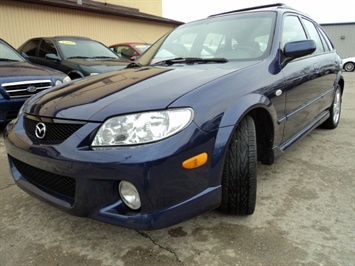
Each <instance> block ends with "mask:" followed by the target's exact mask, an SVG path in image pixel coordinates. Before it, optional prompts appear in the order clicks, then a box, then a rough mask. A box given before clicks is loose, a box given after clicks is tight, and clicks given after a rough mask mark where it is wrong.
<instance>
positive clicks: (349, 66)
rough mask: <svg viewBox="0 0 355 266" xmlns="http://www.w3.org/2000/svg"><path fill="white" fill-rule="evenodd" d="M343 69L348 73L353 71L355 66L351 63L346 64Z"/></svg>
mask: <svg viewBox="0 0 355 266" xmlns="http://www.w3.org/2000/svg"><path fill="white" fill-rule="evenodd" d="M344 69H345V71H348V72H351V71H354V69H355V64H354V63H352V62H348V63H346V64H345V65H344Z"/></svg>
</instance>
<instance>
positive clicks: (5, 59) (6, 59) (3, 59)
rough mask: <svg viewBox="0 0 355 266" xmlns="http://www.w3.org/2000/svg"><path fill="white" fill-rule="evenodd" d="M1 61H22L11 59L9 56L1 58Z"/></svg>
mask: <svg viewBox="0 0 355 266" xmlns="http://www.w3.org/2000/svg"><path fill="white" fill-rule="evenodd" d="M0 61H6V62H20V61H19V60H14V59H9V58H0Z"/></svg>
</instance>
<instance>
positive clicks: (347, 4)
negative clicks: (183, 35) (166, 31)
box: [163, 0, 355, 23]
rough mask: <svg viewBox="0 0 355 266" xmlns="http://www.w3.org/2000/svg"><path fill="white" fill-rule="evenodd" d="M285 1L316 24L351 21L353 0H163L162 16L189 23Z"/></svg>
mask: <svg viewBox="0 0 355 266" xmlns="http://www.w3.org/2000/svg"><path fill="white" fill-rule="evenodd" d="M275 2H282V3H285V4H287V5H289V6H291V7H293V8H295V9H298V10H300V11H302V12H303V13H306V14H308V15H309V16H311V17H312V18H313V19H314V20H315V21H317V22H318V23H338V22H355V0H284V1H268V0H163V17H165V18H169V19H173V20H178V21H182V22H189V21H193V20H198V19H202V18H205V17H207V16H209V15H212V14H216V13H220V12H224V11H231V10H236V9H240V8H245V7H251V6H259V5H266V4H270V3H275Z"/></svg>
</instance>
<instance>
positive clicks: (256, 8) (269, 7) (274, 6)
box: [209, 3, 301, 18]
mask: <svg viewBox="0 0 355 266" xmlns="http://www.w3.org/2000/svg"><path fill="white" fill-rule="evenodd" d="M280 9H282V10H292V11H295V12H298V13H301V12H299V11H297V10H296V9H294V8H292V7H290V6H288V5H286V4H284V3H275V4H268V5H261V6H254V7H248V8H242V9H237V10H233V11H227V12H223V13H218V14H214V15H210V16H209V18H211V17H217V16H223V15H229V14H235V13H239V12H246V11H263V10H280Z"/></svg>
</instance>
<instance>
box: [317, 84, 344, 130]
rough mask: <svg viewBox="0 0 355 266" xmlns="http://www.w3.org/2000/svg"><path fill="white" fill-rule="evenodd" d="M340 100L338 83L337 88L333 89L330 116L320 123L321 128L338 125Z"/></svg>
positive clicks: (332, 127) (330, 127)
mask: <svg viewBox="0 0 355 266" xmlns="http://www.w3.org/2000/svg"><path fill="white" fill-rule="evenodd" d="M341 101H342V99H341V89H340V85H339V84H338V85H337V88H336V89H335V94H334V99H333V103H332V105H331V107H330V109H329V113H330V116H329V118H328V119H327V120H325V121H324V123H323V124H322V125H321V127H322V128H327V129H334V128H336V127H337V126H338V124H339V121H340V113H341Z"/></svg>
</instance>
